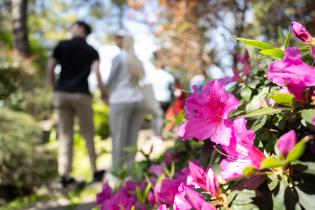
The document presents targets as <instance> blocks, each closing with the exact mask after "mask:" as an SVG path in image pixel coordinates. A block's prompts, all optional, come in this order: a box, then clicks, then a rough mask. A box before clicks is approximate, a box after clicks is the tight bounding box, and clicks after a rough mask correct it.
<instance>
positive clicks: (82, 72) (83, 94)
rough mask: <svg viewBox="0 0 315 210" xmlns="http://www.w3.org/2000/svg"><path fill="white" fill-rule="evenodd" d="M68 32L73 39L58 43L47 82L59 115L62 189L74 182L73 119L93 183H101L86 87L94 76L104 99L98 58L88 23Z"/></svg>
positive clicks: (75, 24)
mask: <svg viewBox="0 0 315 210" xmlns="http://www.w3.org/2000/svg"><path fill="white" fill-rule="evenodd" d="M70 32H71V34H72V39H70V40H65V41H61V42H59V43H58V45H57V46H56V48H55V49H54V51H53V54H52V57H51V58H50V59H49V61H48V67H47V68H48V74H49V80H50V83H51V86H52V87H53V88H54V91H55V93H54V106H55V108H56V109H57V112H58V143H59V155H58V172H59V175H60V182H61V184H62V186H63V187H66V186H68V185H70V184H73V183H75V179H74V178H72V177H71V176H70V173H71V169H72V159H73V121H74V117H75V116H77V117H78V118H79V121H80V131H81V133H82V135H83V137H84V138H85V141H86V147H87V150H88V154H89V158H90V164H91V167H92V170H93V173H94V177H93V181H101V180H102V178H103V173H104V171H97V169H96V154H95V148H94V140H93V139H94V124H93V110H92V97H91V95H90V91H89V85H88V76H89V74H90V72H91V70H92V71H94V72H95V74H96V78H97V82H98V86H99V88H100V91H101V95H102V98H103V99H105V98H106V95H105V90H104V86H103V85H102V79H101V75H100V70H99V55H98V53H97V51H96V50H95V49H94V48H93V47H91V46H90V45H89V44H88V43H87V42H86V37H87V36H88V35H89V34H90V33H91V27H90V26H89V25H88V24H87V23H85V22H83V21H76V22H75V23H74V24H73V25H72V26H71V28H70ZM57 64H60V65H61V72H60V76H59V78H58V80H56V79H55V74H54V69H55V67H56V65H57Z"/></svg>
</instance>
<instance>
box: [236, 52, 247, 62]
mask: <svg viewBox="0 0 315 210" xmlns="http://www.w3.org/2000/svg"><path fill="white" fill-rule="evenodd" d="M237 61H238V62H240V63H243V64H248V63H249V53H248V50H247V49H245V51H244V54H243V55H237Z"/></svg>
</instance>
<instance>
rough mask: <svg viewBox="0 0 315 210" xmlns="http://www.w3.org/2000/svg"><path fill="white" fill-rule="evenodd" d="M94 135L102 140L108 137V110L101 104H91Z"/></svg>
mask: <svg viewBox="0 0 315 210" xmlns="http://www.w3.org/2000/svg"><path fill="white" fill-rule="evenodd" d="M93 109H94V124H95V130H96V135H99V136H100V137H101V138H102V139H106V138H108V137H109V135H110V134H109V109H108V106H106V105H104V104H103V103H101V102H98V103H95V104H93Z"/></svg>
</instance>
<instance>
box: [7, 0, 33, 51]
mask: <svg viewBox="0 0 315 210" xmlns="http://www.w3.org/2000/svg"><path fill="white" fill-rule="evenodd" d="M27 4H28V0H11V15H12V22H13V36H14V38H13V45H14V48H15V49H16V50H17V51H18V52H19V53H20V54H21V55H22V56H25V57H27V56H29V55H30V44H29V40H28V29H27Z"/></svg>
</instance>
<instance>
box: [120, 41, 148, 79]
mask: <svg viewBox="0 0 315 210" xmlns="http://www.w3.org/2000/svg"><path fill="white" fill-rule="evenodd" d="M123 49H124V50H125V51H126V52H127V55H128V59H127V60H128V61H127V65H128V69H129V71H130V78H131V82H132V84H134V85H139V81H140V80H141V79H142V78H143V77H144V74H145V73H144V68H143V65H142V63H141V61H140V60H139V58H138V57H137V55H136V53H135V49H134V41H133V38H132V36H131V35H126V36H124V37H123Z"/></svg>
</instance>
